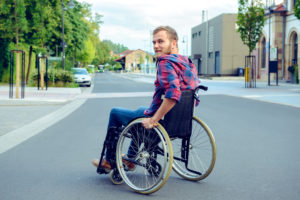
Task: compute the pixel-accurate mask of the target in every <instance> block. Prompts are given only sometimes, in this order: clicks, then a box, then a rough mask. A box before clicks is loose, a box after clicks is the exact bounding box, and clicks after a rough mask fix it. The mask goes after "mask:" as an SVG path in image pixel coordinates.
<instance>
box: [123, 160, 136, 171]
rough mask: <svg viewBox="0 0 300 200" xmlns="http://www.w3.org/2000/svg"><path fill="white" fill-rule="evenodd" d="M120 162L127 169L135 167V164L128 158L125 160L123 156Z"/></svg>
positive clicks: (131, 169)
mask: <svg viewBox="0 0 300 200" xmlns="http://www.w3.org/2000/svg"><path fill="white" fill-rule="evenodd" d="M122 162H123V163H124V164H125V165H126V167H127V169H128V170H129V171H133V170H134V169H135V164H134V163H132V162H130V161H128V160H125V159H124V157H123V158H122Z"/></svg>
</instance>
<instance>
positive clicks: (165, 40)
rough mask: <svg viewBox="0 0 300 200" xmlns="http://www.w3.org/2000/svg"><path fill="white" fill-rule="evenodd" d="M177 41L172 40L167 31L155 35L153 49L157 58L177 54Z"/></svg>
mask: <svg viewBox="0 0 300 200" xmlns="http://www.w3.org/2000/svg"><path fill="white" fill-rule="evenodd" d="M175 48H176V41H175V40H172V41H171V40H170V39H169V37H168V34H167V32H166V31H164V30H162V31H159V32H157V33H156V34H154V35H153V49H154V52H155V56H156V57H160V56H162V55H164V54H172V53H176V52H175Z"/></svg>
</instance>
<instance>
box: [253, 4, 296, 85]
mask: <svg viewBox="0 0 300 200" xmlns="http://www.w3.org/2000/svg"><path fill="white" fill-rule="evenodd" d="M295 3H296V0H284V1H283V2H282V3H281V4H279V5H267V7H266V12H265V13H266V14H265V15H266V22H265V25H264V28H263V31H262V36H261V38H260V40H259V42H258V44H257V48H256V50H255V51H254V52H253V54H254V55H255V56H256V57H257V59H256V60H257V63H256V70H257V72H258V73H257V79H261V80H267V79H268V76H269V62H268V61H269V59H270V61H277V63H278V66H277V68H278V76H279V79H284V80H290V81H291V80H292V76H291V73H290V72H289V71H288V69H289V67H290V66H293V65H295V64H296V65H297V64H298V62H299V57H300V54H299V50H298V49H299V43H298V36H299V34H300V20H299V19H297V18H296V17H295V15H294V6H295ZM269 43H270V49H269V48H268V44H269ZM298 73H300V72H298ZM272 75H273V74H272ZM273 78H275V77H274V75H273V76H271V79H273Z"/></svg>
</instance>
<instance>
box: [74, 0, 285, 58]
mask: <svg viewBox="0 0 300 200" xmlns="http://www.w3.org/2000/svg"><path fill="white" fill-rule="evenodd" d="M78 1H80V2H86V3H89V4H91V5H92V12H93V13H94V12H97V13H99V14H101V15H103V18H102V19H103V21H104V23H103V24H102V25H101V27H100V35H99V37H100V40H105V39H107V40H111V41H112V42H114V43H119V44H123V45H125V46H127V47H128V48H129V49H131V50H136V49H142V50H145V51H148V52H153V49H152V38H151V36H152V34H151V33H152V31H153V29H155V28H156V27H157V26H160V25H169V26H171V27H173V28H174V29H175V30H176V31H177V33H178V37H179V41H178V46H179V53H181V54H183V55H186V54H187V51H186V50H187V49H188V55H190V48H191V29H192V28H193V27H195V26H197V25H199V24H201V23H202V19H203V18H202V11H205V12H206V13H207V17H205V19H208V20H209V19H212V18H214V17H216V16H218V15H220V14H223V13H237V12H238V0H78ZM265 1H266V0H263V2H265ZM281 2H283V0H275V3H281Z"/></svg>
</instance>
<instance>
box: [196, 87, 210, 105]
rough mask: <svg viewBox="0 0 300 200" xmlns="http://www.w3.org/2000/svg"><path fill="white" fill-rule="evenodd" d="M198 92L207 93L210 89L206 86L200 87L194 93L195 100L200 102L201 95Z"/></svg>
mask: <svg viewBox="0 0 300 200" xmlns="http://www.w3.org/2000/svg"><path fill="white" fill-rule="evenodd" d="M198 90H204V91H207V90H208V87H207V86H204V85H198V86H197V87H196V89H195V93H194V98H195V99H196V100H197V101H200V94H199V92H198Z"/></svg>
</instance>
